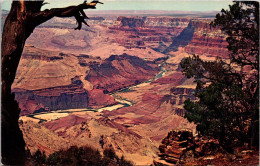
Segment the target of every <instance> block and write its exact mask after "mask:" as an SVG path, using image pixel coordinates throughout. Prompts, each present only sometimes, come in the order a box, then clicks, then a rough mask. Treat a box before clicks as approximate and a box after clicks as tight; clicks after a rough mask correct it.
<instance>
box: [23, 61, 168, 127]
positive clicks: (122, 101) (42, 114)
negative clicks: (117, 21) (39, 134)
mask: <svg viewBox="0 0 260 166" xmlns="http://www.w3.org/2000/svg"><path fill="white" fill-rule="evenodd" d="M159 67H160V72H159V73H158V74H157V75H156V76H155V77H154V78H153V79H150V80H148V81H145V82H142V83H140V84H137V85H132V86H129V87H127V88H123V89H120V90H118V91H116V92H113V93H110V94H109V95H111V96H113V97H114V98H115V100H116V101H117V102H118V104H115V105H112V106H106V107H103V108H98V109H92V108H91V109H89V108H83V109H68V110H56V111H50V112H40V113H34V114H30V115H26V117H30V118H34V119H37V120H39V123H42V122H46V121H48V120H55V119H59V118H61V117H64V116H67V115H68V114H70V113H74V112H102V111H104V110H108V111H113V110H117V109H120V108H123V107H129V106H133V105H134V104H135V103H133V102H131V101H128V100H125V99H122V98H119V97H117V95H116V94H118V93H122V92H127V91H129V90H132V89H134V88H136V87H139V86H142V85H144V84H147V83H151V82H153V81H155V80H157V79H159V78H161V77H162V76H163V75H164V73H165V72H166V71H165V69H164V67H163V64H160V65H159ZM47 114H49V115H50V116H51V114H54V115H55V116H52V117H53V118H50V119H48V120H46V119H45V118H44V117H45V116H46V115H47ZM57 114H60V116H59V115H57Z"/></svg>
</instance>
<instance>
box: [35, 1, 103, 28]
mask: <svg viewBox="0 0 260 166" xmlns="http://www.w3.org/2000/svg"><path fill="white" fill-rule="evenodd" d="M97 3H101V2H98V1H92V2H91V3H86V2H84V3H82V4H80V5H78V6H69V7H65V8H53V9H50V10H49V9H46V10H44V11H41V12H38V13H35V14H34V15H33V19H32V20H33V23H34V24H35V26H38V25H40V24H42V23H44V22H46V21H48V20H49V19H51V18H53V17H72V16H74V17H75V18H76V20H77V22H78V27H77V28H75V29H81V25H82V23H84V24H86V25H87V23H86V22H85V20H84V19H86V18H88V17H86V15H85V13H84V11H83V10H84V9H96V4H97ZM101 4H103V3H101ZM83 13H84V14H83Z"/></svg>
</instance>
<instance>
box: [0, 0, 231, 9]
mask: <svg viewBox="0 0 260 166" xmlns="http://www.w3.org/2000/svg"><path fill="white" fill-rule="evenodd" d="M91 1H92V0H88V2H91ZM100 1H101V2H104V4H103V5H101V4H98V5H97V9H96V10H172V11H174V10H175V11H201V12H207V11H220V10H221V9H222V8H224V9H228V5H229V4H231V3H232V1H227V0H225V1H224V0H215V1H212V0H211V1H210V0H208V1H205V0H204V1H201V0H200V1H199V0H193V1H191V0H190V1H187V0H183V1H181V0H100ZM11 2H12V1H11V0H1V7H2V9H4V10H9V9H10V7H11ZM46 2H49V3H50V4H46V5H44V6H43V9H46V8H57V7H66V6H70V5H78V4H80V3H82V2H83V0H67V1H65V0H46Z"/></svg>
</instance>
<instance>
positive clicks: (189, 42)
mask: <svg viewBox="0 0 260 166" xmlns="http://www.w3.org/2000/svg"><path fill="white" fill-rule="evenodd" d="M211 21H213V20H210V19H192V20H191V21H190V22H189V24H188V26H187V27H185V28H184V30H183V31H182V32H181V33H180V35H179V36H177V37H175V38H173V40H172V44H171V45H170V46H169V47H168V48H167V49H166V50H165V51H164V53H169V52H170V51H177V50H178V48H179V47H184V50H185V52H187V53H189V54H198V55H206V56H220V57H224V58H226V57H227V54H228V49H227V42H226V36H225V35H224V33H223V32H221V30H220V29H219V28H218V27H216V28H213V27H212V26H211V25H210V23H211Z"/></svg>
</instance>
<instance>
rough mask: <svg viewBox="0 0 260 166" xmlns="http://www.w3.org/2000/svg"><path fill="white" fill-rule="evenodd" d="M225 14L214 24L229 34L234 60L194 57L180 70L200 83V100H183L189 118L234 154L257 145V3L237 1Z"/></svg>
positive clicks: (198, 94) (201, 132)
mask: <svg viewBox="0 0 260 166" xmlns="http://www.w3.org/2000/svg"><path fill="white" fill-rule="evenodd" d="M221 12H222V14H217V15H216V18H215V20H214V22H212V23H211V25H213V26H215V27H216V26H217V27H219V28H221V30H222V31H224V32H225V33H226V35H227V39H226V40H227V42H228V49H229V52H230V54H229V58H230V60H223V59H221V58H220V57H218V58H217V59H216V60H215V61H204V60H202V59H200V58H199V56H196V55H194V56H193V57H188V58H185V59H184V60H183V61H182V62H181V67H182V68H183V70H182V71H183V73H184V74H185V75H186V76H187V78H194V79H195V82H196V83H197V87H196V93H195V96H196V97H197V100H196V101H191V100H186V101H185V106H184V108H185V109H186V111H187V112H186V115H185V117H186V118H187V119H188V120H189V121H191V122H194V123H195V124H197V131H198V132H199V134H201V135H204V136H210V137H215V138H217V139H219V140H220V143H221V144H222V145H223V146H224V147H225V148H226V149H229V150H230V149H232V147H233V146H236V145H237V144H242V143H244V142H249V143H250V144H251V145H253V144H254V145H258V135H259V130H258V129H259V120H258V116H259V3H258V2H249V1H248V2H234V4H233V5H230V9H229V10H222V11H221Z"/></svg>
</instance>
